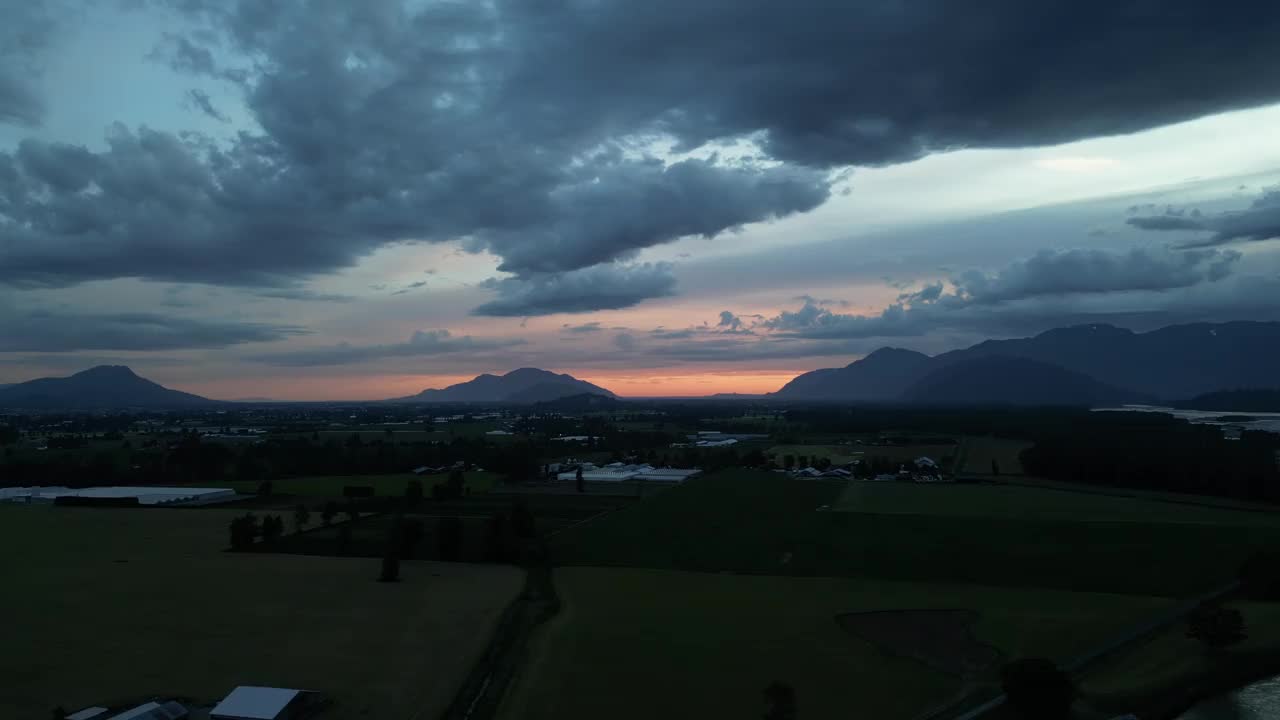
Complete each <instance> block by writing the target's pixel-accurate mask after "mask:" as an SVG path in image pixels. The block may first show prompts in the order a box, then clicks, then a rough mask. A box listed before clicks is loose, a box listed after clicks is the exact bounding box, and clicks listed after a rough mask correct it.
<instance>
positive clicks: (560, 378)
mask: <svg viewBox="0 0 1280 720" xmlns="http://www.w3.org/2000/svg"><path fill="white" fill-rule="evenodd" d="M583 393H591V394H594V395H604V396H606V397H614V394H613V393H611V392H609V391H608V390H605V389H604V388H602V387H600V386H598V385H592V384H591V383H589V382H587V381H585V380H579V379H577V378H575V377H573V376H572V375H564V374H558V373H553V372H550V371H547V370H539V369H538V368H520V369H519V370H512V371H511V372H509V373H507V374H506V375H490V374H488V373H486V374H484V375H478V376H476V377H475V378H474V379H472V380H468V381H467V382H463V383H458V384H456V385H450V386H449V387H446V388H443V389H439V390H436V389H431V390H423V391H422V392H420V393H418V394H417V395H412V396H410V397H407V398H399V400H400V401H402V402H403V401H412V402H509V403H522V404H531V403H536V402H546V401H549V400H557V399H559V398H563V397H569V396H572V395H581V394H583Z"/></svg>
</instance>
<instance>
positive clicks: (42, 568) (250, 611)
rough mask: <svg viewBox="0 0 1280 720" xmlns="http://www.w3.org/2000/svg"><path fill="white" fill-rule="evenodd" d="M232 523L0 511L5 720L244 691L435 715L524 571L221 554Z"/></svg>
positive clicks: (164, 513)
mask: <svg viewBox="0 0 1280 720" xmlns="http://www.w3.org/2000/svg"><path fill="white" fill-rule="evenodd" d="M235 514H237V513H236V512H235V511H226V510H203V509H199V510H181V509H143V510H131V509H102V508H61V507H52V506H38V507H0V543H2V544H3V546H4V547H8V548H18V547H21V548H22V551H21V554H20V555H14V556H13V557H12V558H11V559H10V560H9V561H8V562H6V564H5V579H6V584H5V588H6V592H4V593H2V594H0V614H2V615H3V616H4V617H6V618H10V619H11V620H12V619H15V618H21V621H20V622H17V621H13V622H10V623H8V625H7V628H6V631H5V641H4V647H5V650H4V653H3V654H0V674H3V676H4V677H5V678H6V680H5V682H4V683H0V717H14V718H18V717H44V716H47V714H48V712H49V709H50V708H52V707H53V706H54V705H63V706H66V707H83V706H85V705H89V704H102V703H122V702H127V701H129V700H133V699H137V698H142V697H146V696H151V695H173V696H186V697H190V698H193V699H195V700H197V701H201V702H213V701H216V700H218V699H220V698H221V697H222V696H223V695H224V694H225V693H226V692H228V691H229V690H231V689H232V688H233V687H234V686H236V685H239V684H261V685H280V686H284V687H300V688H307V689H314V690H318V691H321V692H324V693H326V694H327V695H329V696H330V697H332V698H333V699H334V701H335V703H336V704H335V706H334V708H333V710H332V713H331V714H330V715H326V717H334V718H357V717H361V718H363V717H378V718H384V717H385V718H406V717H409V716H411V715H413V714H414V713H416V712H418V711H422V713H423V714H422V716H423V717H430V716H434V715H438V714H439V713H440V712H441V711H442V709H443V708H444V706H445V705H446V704H447V703H448V702H449V701H450V700H451V699H452V696H453V693H454V692H455V690H456V687H457V685H458V683H459V682H460V681H461V679H462V678H463V677H464V676H465V674H466V673H467V672H468V670H469V669H470V667H471V665H472V663H473V662H474V661H475V659H476V658H477V657H478V656H479V654H480V652H481V651H482V650H483V648H484V644H485V642H486V640H487V636H488V632H489V630H490V628H491V627H492V626H493V623H494V621H495V620H496V618H497V617H498V615H499V614H500V612H501V611H502V609H503V608H504V607H505V606H506V604H507V603H508V602H509V601H510V600H511V598H512V597H514V595H515V594H516V593H517V592H518V590H519V589H520V585H521V575H520V573H519V572H518V571H516V570H514V569H511V568H505V567H497V566H473V565H456V564H439V563H429V562H416V561H411V562H406V563H404V566H403V568H402V577H403V582H400V583H396V584H383V583H377V582H374V578H375V577H376V575H377V572H378V567H377V563H376V561H370V560H366V559H351V558H320V557H301V556H288V555H268V554H249V555H237V554H231V553H226V552H222V548H223V546H224V545H225V544H226V537H227V531H226V526H227V523H228V521H229V520H230V518H231V517H232V516H234V515H235Z"/></svg>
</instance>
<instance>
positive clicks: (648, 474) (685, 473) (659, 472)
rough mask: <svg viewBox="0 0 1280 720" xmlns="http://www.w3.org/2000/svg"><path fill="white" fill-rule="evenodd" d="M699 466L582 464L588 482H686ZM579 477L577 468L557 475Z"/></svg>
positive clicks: (558, 478) (567, 480)
mask: <svg viewBox="0 0 1280 720" xmlns="http://www.w3.org/2000/svg"><path fill="white" fill-rule="evenodd" d="M699 472H701V470H699V469H697V468H655V467H654V466H652V465H625V464H623V463H610V464H608V465H605V466H604V467H597V466H595V465H592V464H591V463H586V464H584V465H583V466H582V479H583V480H584V481H587V482H621V481H623V480H652V481H654V482H684V481H685V480H688V479H689V478H691V477H693V476H695V475H697V474H698V473H699ZM577 477H578V471H577V470H568V471H565V472H561V473H559V474H557V475H556V479H557V480H562V481H565V482H571V481H573V480H576V479H577Z"/></svg>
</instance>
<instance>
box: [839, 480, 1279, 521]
mask: <svg viewBox="0 0 1280 720" xmlns="http://www.w3.org/2000/svg"><path fill="white" fill-rule="evenodd" d="M832 509H833V510H835V511H841V512H856V513H874V514H907V515H938V516H968V517H984V518H985V517H991V518H1016V519H1044V520H1058V521H1110V522H1136V523H1145V524H1151V523H1211V524H1222V525H1263V526H1267V527H1276V526H1280V513H1275V512H1273V513H1260V512H1258V513H1254V512H1240V511H1239V510H1231V509H1227V508H1217V507H1202V506H1198V505H1191V504H1187V503H1177V502H1164V501H1161V500H1157V499H1147V498H1135V497H1112V496H1108V495H1097V494H1092V493H1082V492H1073V491H1069V490H1058V489H1050V488H1038V487H1028V486H1023V485H967V484H965V485H951V484H921V483H897V482H853V483H850V484H849V486H848V488H846V489H845V490H844V492H843V493H842V494H841V495H840V499H839V500H838V501H837V502H836V504H835V505H834V506H833V507H832Z"/></svg>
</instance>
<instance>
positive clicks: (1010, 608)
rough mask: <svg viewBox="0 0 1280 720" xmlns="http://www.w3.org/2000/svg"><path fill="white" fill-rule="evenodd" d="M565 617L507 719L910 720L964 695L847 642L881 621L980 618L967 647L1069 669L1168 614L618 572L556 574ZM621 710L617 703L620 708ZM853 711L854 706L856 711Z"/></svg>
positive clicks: (891, 655)
mask: <svg viewBox="0 0 1280 720" xmlns="http://www.w3.org/2000/svg"><path fill="white" fill-rule="evenodd" d="M556 583H557V587H558V588H559V590H560V593H561V596H562V598H563V602H564V610H563V612H562V614H561V615H560V616H559V617H557V618H556V619H554V620H552V621H551V623H550V624H549V625H548V626H547V627H545V628H544V629H543V630H542V631H541V632H540V634H539V635H538V637H537V639H536V641H535V648H534V653H535V657H534V659H533V660H532V661H531V662H530V663H529V665H528V666H527V668H526V670H525V673H524V675H523V676H522V677H521V678H519V680H518V681H517V683H516V686H515V689H514V691H513V692H512V693H511V695H510V696H509V697H508V699H507V701H506V703H505V704H504V707H503V712H502V714H501V717H503V718H507V719H510V720H514V719H515V718H532V719H544V718H545V719H550V718H566V719H569V720H577V719H578V718H591V717H606V716H607V717H613V718H621V719H629V718H636V719H637V720H639V719H640V718H654V717H752V716H753V715H756V716H758V715H759V709H760V691H761V690H762V689H763V688H764V687H766V686H767V685H768V684H769V683H770V682H772V681H774V680H782V681H784V682H787V683H789V684H791V685H792V686H794V687H795V689H796V691H797V694H798V696H799V697H800V699H801V708H802V712H803V714H804V716H806V717H839V716H842V715H844V714H846V713H847V712H848V711H849V708H850V707H851V704H852V703H855V702H856V706H857V708H858V713H857V716H858V717H869V718H908V717H912V716H914V715H916V714H918V713H920V712H922V711H924V710H927V709H929V708H931V707H933V706H936V705H938V704H940V703H942V702H945V701H946V700H948V699H950V698H952V697H954V696H955V695H956V694H957V693H958V692H960V691H961V690H962V689H964V688H966V687H973V686H976V685H978V684H984V685H990V684H991V683H992V682H993V680H994V673H995V672H996V671H997V668H996V667H994V666H992V667H989V668H986V669H985V671H984V672H983V673H981V674H980V675H979V676H977V677H974V678H970V679H969V680H968V681H966V680H965V679H963V678H961V677H957V676H954V675H951V674H948V673H944V672H940V671H938V670H935V669H932V668H929V667H925V666H922V665H921V664H920V663H919V662H917V661H916V660H913V659H910V658H908V657H904V656H903V653H902V652H900V651H898V649H896V648H893V647H886V646H882V645H877V644H875V643H872V642H868V641H866V640H863V639H860V638H858V637H855V636H853V635H852V634H850V633H848V632H846V631H844V630H842V629H841V627H840V626H839V624H838V623H837V616H840V615H842V614H845V613H851V612H859V611H863V612H865V611H876V610H897V609H901V608H915V609H930V608H938V609H949V608H978V609H979V612H978V613H977V614H978V620H977V622H976V623H975V625H974V628H973V632H974V635H975V636H976V638H977V639H978V640H979V641H981V642H983V643H988V644H990V645H991V646H993V647H994V648H995V649H996V650H998V652H999V655H1000V656H1002V657H1005V658H1008V657H1017V656H1022V655H1026V654H1037V655H1046V656H1049V657H1056V658H1067V657H1070V656H1071V655H1072V654H1074V653H1077V652H1080V651H1082V650H1084V649H1085V648H1087V647H1088V645H1089V643H1091V642H1095V641H1097V640H1099V639H1101V638H1105V637H1106V636H1107V635H1108V634H1109V633H1113V632H1117V631H1119V630H1120V629H1122V628H1124V627H1126V626H1127V625H1128V624H1130V623H1132V622H1134V621H1136V620H1137V619H1139V618H1141V617H1142V616H1143V615H1144V614H1147V613H1150V612H1153V611H1155V610H1157V609H1159V608H1162V607H1164V606H1165V605H1166V604H1167V601H1165V600H1163V599H1160V598H1149V597H1133V596H1121V595H1107V594H1095V593H1074V592H1057V591H1044V590H1033V589H1028V590H1005V589H992V588H986V587H981V586H958V585H951V586H944V585H934V584H928V583H896V582H871V581H863V580H851V579H841V578H784V577H768V576H742V575H715V574H707V573H684V572H672V571H662V570H637V569H623V568H564V569H561V570H559V571H557V573H556ZM623 698H625V700H624V699H623ZM854 698H856V701H855V700H854Z"/></svg>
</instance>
